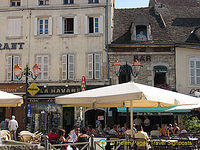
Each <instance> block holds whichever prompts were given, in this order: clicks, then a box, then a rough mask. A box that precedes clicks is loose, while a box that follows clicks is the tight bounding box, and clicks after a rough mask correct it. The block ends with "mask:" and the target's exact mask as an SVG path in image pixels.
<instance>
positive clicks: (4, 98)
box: [0, 91, 23, 107]
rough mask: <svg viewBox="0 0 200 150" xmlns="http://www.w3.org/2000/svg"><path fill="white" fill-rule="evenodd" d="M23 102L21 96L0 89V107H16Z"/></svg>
mask: <svg viewBox="0 0 200 150" xmlns="http://www.w3.org/2000/svg"><path fill="white" fill-rule="evenodd" d="M21 104H23V98H22V97H21V96H17V95H14V94H11V93H7V92H3V91H0V107H16V106H21Z"/></svg>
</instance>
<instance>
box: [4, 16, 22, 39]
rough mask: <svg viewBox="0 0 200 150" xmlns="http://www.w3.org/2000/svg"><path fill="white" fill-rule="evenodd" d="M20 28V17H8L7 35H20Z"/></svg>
mask: <svg viewBox="0 0 200 150" xmlns="http://www.w3.org/2000/svg"><path fill="white" fill-rule="evenodd" d="M21 30H22V19H21V18H12V19H8V29H7V35H8V37H17V36H21Z"/></svg>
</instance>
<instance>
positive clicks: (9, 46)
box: [0, 42, 25, 50]
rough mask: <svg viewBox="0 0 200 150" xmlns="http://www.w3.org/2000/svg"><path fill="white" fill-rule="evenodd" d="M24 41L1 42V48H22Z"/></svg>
mask: <svg viewBox="0 0 200 150" xmlns="http://www.w3.org/2000/svg"><path fill="white" fill-rule="evenodd" d="M24 44H25V43H24V42H18V43H10V44H9V43H0V50H16V49H19V50H22V49H23V46H24Z"/></svg>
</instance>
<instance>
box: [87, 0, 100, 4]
mask: <svg viewBox="0 0 200 150" xmlns="http://www.w3.org/2000/svg"><path fill="white" fill-rule="evenodd" d="M88 3H89V4H92V3H99V0H88Z"/></svg>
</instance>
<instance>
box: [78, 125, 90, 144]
mask: <svg viewBox="0 0 200 150" xmlns="http://www.w3.org/2000/svg"><path fill="white" fill-rule="evenodd" d="M88 140H89V135H87V134H86V129H85V128H81V131H80V135H79V137H78V142H88Z"/></svg>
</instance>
